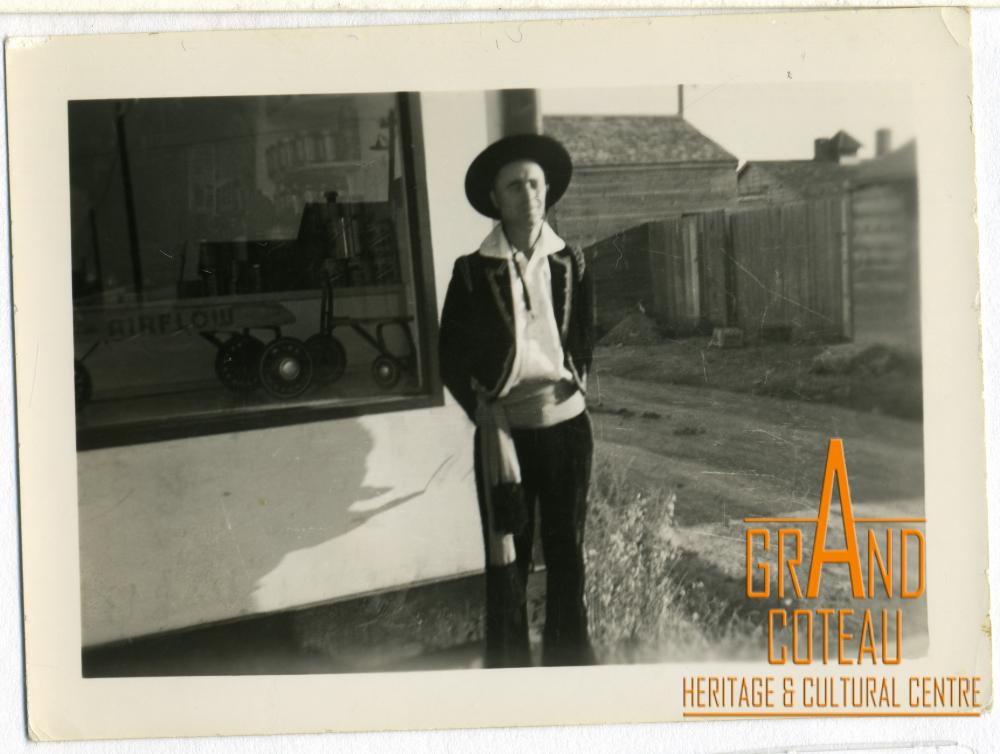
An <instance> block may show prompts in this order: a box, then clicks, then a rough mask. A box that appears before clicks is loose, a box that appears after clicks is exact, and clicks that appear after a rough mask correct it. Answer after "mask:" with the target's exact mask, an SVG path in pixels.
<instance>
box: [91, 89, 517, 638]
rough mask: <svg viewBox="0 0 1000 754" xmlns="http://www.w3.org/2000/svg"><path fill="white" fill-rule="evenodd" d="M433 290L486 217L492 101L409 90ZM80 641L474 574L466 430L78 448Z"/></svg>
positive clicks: (388, 421) (387, 424) (349, 421)
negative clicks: (413, 95)
mask: <svg viewBox="0 0 1000 754" xmlns="http://www.w3.org/2000/svg"><path fill="white" fill-rule="evenodd" d="M421 110H422V121H423V123H422V125H423V133H424V143H425V155H424V157H425V163H426V172H427V190H428V204H429V211H430V224H431V228H430V231H431V233H430V235H431V247H432V253H433V261H434V276H435V279H434V284H435V286H436V290H437V301H438V306H439V307H440V306H441V304H442V303H443V301H444V294H445V290H446V288H447V284H448V280H449V278H450V275H451V269H452V264H453V263H454V260H455V258H456V257H457V256H458V255H460V254H463V253H467V252H469V251H471V250H473V249H474V248H475V247H476V246H477V245H478V242H479V241H480V240H481V238H482V237H483V236H484V235H485V234H486V233H487V232H489V229H490V223H489V221H487V220H486V219H484V218H482V217H480V216H478V215H476V214H475V212H474V211H473V210H472V209H471V208H470V207H469V206H468V203H467V202H466V200H465V195H464V190H463V181H464V176H465V169H466V167H467V166H468V164H469V162H470V161H471V160H472V158H473V157H474V156H475V155H476V154H477V153H478V152H479V150H481V149H482V148H483V147H484V146H485V145H486V144H487V143H488V142H489V141H490V140H492V139H493V138H496V136H497V135H498V134H499V132H500V123H499V117H500V111H499V108H498V107H497V106H496V102H495V97H494V96H492V95H486V94H484V93H483V92H471V93H458V94H430V95H421ZM78 470H79V499H80V553H81V554H80V567H81V580H82V598H83V610H82V612H83V640H84V644H85V645H93V644H100V643H104V642H107V641H113V640H116V639H122V638H128V637H136V636H141V635H144V634H150V633H155V632H160V631H165V630H170V629H176V628H182V627H188V626H193V625H198V624H202V623H207V622H214V621H218V620H224V619H229V618H234V617H238V616H245V615H252V614H256V613H263V612H270V611H276V610H283V609H287V608H293V607H301V606H305V605H310V604H316V603H321V602H325V601H329V600H334V599H340V598H345V597H349V596H354V595H360V594H364V593H367V592H371V591H373V590H380V589H388V588H393V587H400V586H405V585H409V584H413V583H419V582H424V581H428V580H435V579H442V578H448V577H453V576H458V575H463V574H468V573H471V572H475V571H478V570H480V569H481V568H482V560H483V556H482V544H481V539H480V537H481V535H480V529H479V520H478V512H477V508H476V502H475V491H474V482H473V476H472V426H471V424H469V422H468V421H467V419H466V418H465V417H464V415H463V414H462V412H461V411H460V410H459V409H458V407H457V406H456V405H455V404H454V402H453V401H452V400H451V398H450V396H446V405H445V406H444V407H441V408H433V409H423V410H415V411H403V412H396V413H385V414H377V415H372V416H365V417H360V418H346V419H338V420H334V421H326V422H316V423H309V424H298V425H289V426H284V427H278V428H273V429H263V430H255V431H250V432H240V433H230V434H222V435H210V436H205V437H197V438H191V439H183V440H174V441H168V442H159V443H151V444H147V445H132V446H125V447H117V448H108V449H102V450H95V451H87V452H83V453H80V454H79V457H78Z"/></svg>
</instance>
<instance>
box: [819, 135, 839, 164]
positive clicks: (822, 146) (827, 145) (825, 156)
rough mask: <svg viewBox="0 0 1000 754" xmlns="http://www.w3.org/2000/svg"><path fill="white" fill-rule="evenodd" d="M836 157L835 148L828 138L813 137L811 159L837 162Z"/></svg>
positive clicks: (837, 156)
mask: <svg viewBox="0 0 1000 754" xmlns="http://www.w3.org/2000/svg"><path fill="white" fill-rule="evenodd" d="M838 158H839V155H838V154H837V150H836V149H835V148H834V145H833V144H832V143H831V141H830V140H829V139H815V140H814V141H813V161H815V162H839V159H838Z"/></svg>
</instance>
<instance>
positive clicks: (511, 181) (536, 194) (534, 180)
mask: <svg viewBox="0 0 1000 754" xmlns="http://www.w3.org/2000/svg"><path fill="white" fill-rule="evenodd" d="M547 190H548V184H546V183H545V172H544V171H543V170H542V168H541V166H540V165H539V164H538V163H537V162H531V161H530V160H518V161H516V162H509V163H507V164H506V165H504V166H503V167H502V168H500V171H499V172H498V173H497V177H496V180H495V181H494V182H493V191H491V192H490V196H491V197H492V198H493V204H494V205H495V206H496V208H497V209H498V210H499V211H500V219H501V220H503V221H504V223H508V224H522V223H523V224H528V225H535V224H537V223H540V222H541V221H542V219H543V218H544V217H545V193H546V191H547Z"/></svg>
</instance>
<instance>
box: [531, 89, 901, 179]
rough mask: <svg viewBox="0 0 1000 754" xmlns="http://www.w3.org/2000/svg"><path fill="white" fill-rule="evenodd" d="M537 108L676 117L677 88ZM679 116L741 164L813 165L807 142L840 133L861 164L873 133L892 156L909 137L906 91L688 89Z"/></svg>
mask: <svg viewBox="0 0 1000 754" xmlns="http://www.w3.org/2000/svg"><path fill="white" fill-rule="evenodd" d="M540 104H541V109H542V113H543V114H545V115H573V114H576V115H584V114H589V115H675V114H676V113H677V87H676V86H668V87H657V88H652V87H621V88H617V89H542V90H541V92H540ZM684 115H685V117H686V118H687V120H688V121H689V122H690V123H691V124H692V125H693V126H695V128H697V129H698V130H699V131H701V132H702V133H703V134H705V135H706V136H708V137H709V138H711V139H712V140H713V141H715V142H717V143H718V144H719V145H720V146H722V147H723V148H725V149H726V150H728V151H729V152H731V153H732V154H734V155H736V157H737V158H739V160H740V162H743V161H746V160H794V159H803V160H805V159H811V158H812V156H813V139H815V138H817V137H821V136H832V135H833V134H835V133H836V132H837V131H839V130H841V129H844V130H845V131H847V132H848V133H849V134H851V135H852V136H853V137H854V138H856V139H857V140H858V141H860V142H861V143H862V148H861V149H860V150H859V151H858V156H859V157H861V158H865V159H866V158H869V157H872V156H873V155H874V150H875V131H876V130H877V129H879V128H889V129H891V130H892V146H893V148H895V147H898V146H901V145H902V144H904V143H905V142H906V141H908V140H909V139H911V138H913V136H914V131H915V129H914V123H913V109H912V104H911V100H910V96H909V91H908V89H907V88H905V87H903V86H900V85H899V84H882V83H878V82H871V83H863V84H859V83H857V82H852V83H828V84H817V83H801V84H800V83H797V82H793V81H789V82H787V83H768V84H742V83H741V84H736V83H729V84H726V83H723V84H709V85H697V84H695V85H691V84H688V85H685V87H684Z"/></svg>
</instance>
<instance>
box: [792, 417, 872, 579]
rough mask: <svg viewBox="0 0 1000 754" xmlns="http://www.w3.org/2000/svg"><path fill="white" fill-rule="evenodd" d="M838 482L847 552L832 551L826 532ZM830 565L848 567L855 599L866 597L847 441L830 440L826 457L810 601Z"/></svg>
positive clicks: (817, 521)
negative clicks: (845, 442) (845, 447)
mask: <svg viewBox="0 0 1000 754" xmlns="http://www.w3.org/2000/svg"><path fill="white" fill-rule="evenodd" d="M834 477H836V479H837V489H838V492H839V497H840V513H841V517H842V518H843V521H844V543H845V545H846V546H845V548H844V549H843V550H830V549H828V548H827V546H826V528H827V525H828V524H829V521H830V504H831V500H832V498H833V480H834ZM826 563H847V567H848V568H849V569H850V572H851V590H852V592H853V593H854V598H855V599H862V598H864V596H865V588H864V582H863V581H862V579H861V557H860V555H859V554H858V535H857V532H856V531H855V530H854V511H853V510H852V509H851V490H850V485H849V484H848V481H847V462H846V461H845V460H844V441H843V440H841V439H840V438H837V437H832V438H830V446H829V449H828V450H827V454H826V472H825V473H824V475H823V495H822V497H821V498H820V502H819V517H818V518H817V520H816V540H815V541H814V542H813V556H812V565H811V566H810V568H809V587H808V589H806V597H809V598H810V599H812V598H815V597H818V596H819V580H820V576H822V575H823V566H824V565H825V564H826Z"/></svg>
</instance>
